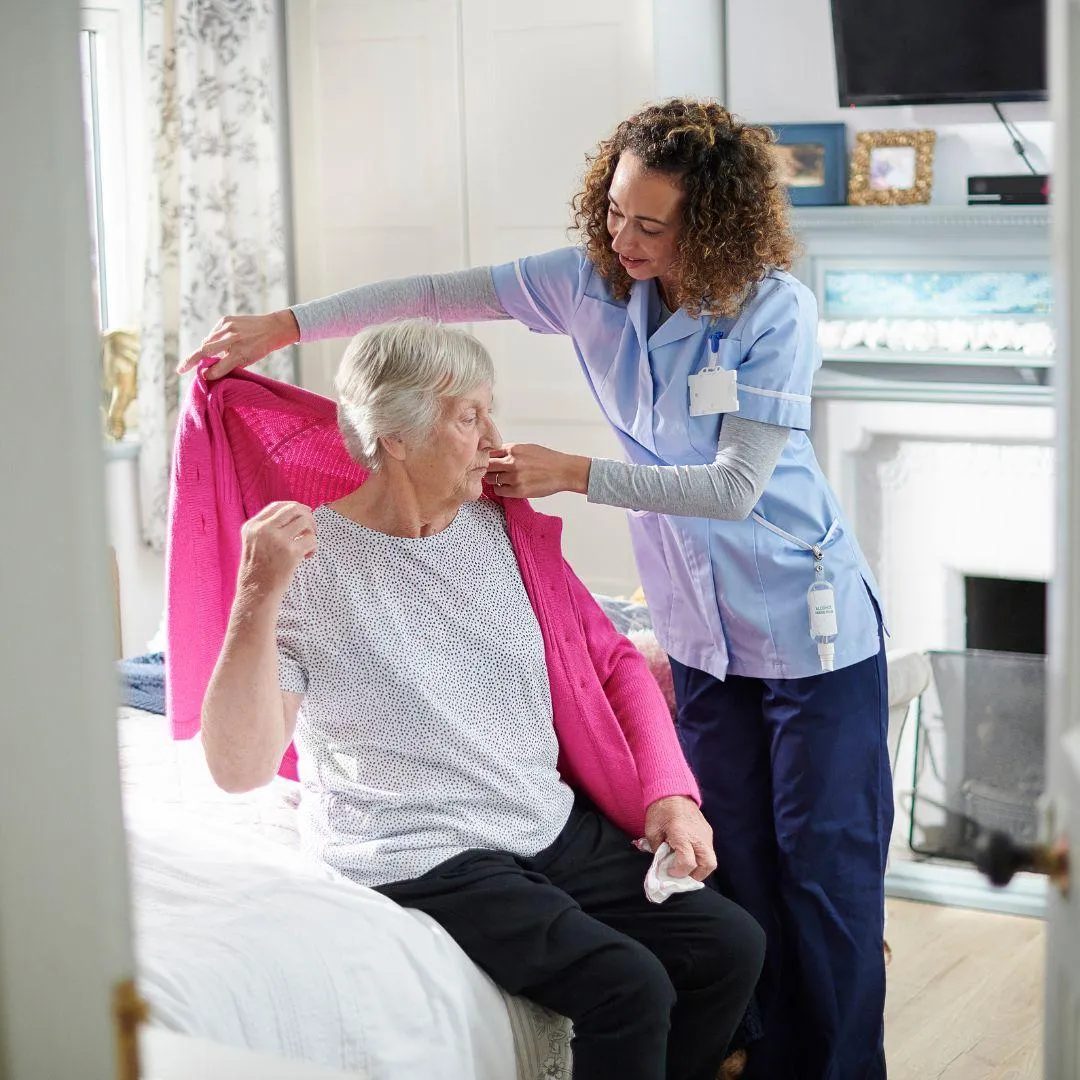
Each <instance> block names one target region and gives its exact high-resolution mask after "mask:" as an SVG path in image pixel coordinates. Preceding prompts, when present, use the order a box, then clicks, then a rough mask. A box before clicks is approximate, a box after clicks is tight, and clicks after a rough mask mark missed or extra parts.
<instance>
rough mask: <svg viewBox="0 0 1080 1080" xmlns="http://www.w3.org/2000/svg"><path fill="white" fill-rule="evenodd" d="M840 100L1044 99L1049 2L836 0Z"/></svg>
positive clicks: (861, 102) (890, 102)
mask: <svg viewBox="0 0 1080 1080" xmlns="http://www.w3.org/2000/svg"><path fill="white" fill-rule="evenodd" d="M832 19H833V41H834V44H835V47H836V74H837V82H838V84H839V90H840V104H841V105H944V104H952V103H961V102H999V101H1044V100H1046V0H902V2H899V3H898V2H897V0H832Z"/></svg>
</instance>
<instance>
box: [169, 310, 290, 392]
mask: <svg viewBox="0 0 1080 1080" xmlns="http://www.w3.org/2000/svg"><path fill="white" fill-rule="evenodd" d="M299 340H300V327H299V326H297V325H296V317H295V316H294V315H293V313H292V312H291V311H289V309H288V308H286V309H285V310H283V311H273V312H271V313H270V314H269V315H226V316H225V317H224V318H223V319H219V320H218V323H217V326H215V327H214V329H213V330H211V331H210V333H209V334H207V335H206V337H205V338H203V342H202V344H201V345H200V346H199V347H198V348H197V349H196V350H195V351H194V352H193V353H192V354H191V355H190V356H188V357H186V358H185V359H184V360H183V362H182V363H180V364H179V365H178V366H177V368H176V370H177V372H178V373H179V374H181V375H182V374H183V373H184V372H185V371H190V370H191V369H192V368H193V367H197V366H198V365H199V363H200V362H201V361H202V360H206V359H210V358H211V357H215V356H216V357H217V358H218V362H217V363H216V364H214V366H213V367H211V368H208V369H207V371H206V377H207V378H208V379H220V378H221V376H222V375H227V374H228V373H229V372H230V371H232V370H233V369H234V368H238V367H247V366H248V364H254V363H257V362H258V361H259V360H261V359H262V358H263V357H264V356H269V355H270V354H271V353H272V352H275V351H276V350H277V349H284V348H285V346H286V345H295V344H296V342H298V341H299Z"/></svg>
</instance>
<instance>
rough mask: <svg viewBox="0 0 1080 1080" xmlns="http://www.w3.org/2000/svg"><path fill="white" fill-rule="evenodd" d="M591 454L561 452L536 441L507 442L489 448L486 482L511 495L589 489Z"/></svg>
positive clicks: (529, 496) (520, 496) (526, 496)
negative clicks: (580, 455) (581, 454)
mask: <svg viewBox="0 0 1080 1080" xmlns="http://www.w3.org/2000/svg"><path fill="white" fill-rule="evenodd" d="M591 464H592V458H587V457H579V456H578V455H576V454H560V453H559V451H558V450H549V449H548V448H547V447H546V446H537V445H536V444H535V443H507V444H506V445H505V446H502V447H500V448H499V449H497V450H492V451H491V460H490V461H489V462H488V471H487V476H486V479H487V482H488V483H489V484H492V485H493V486H494V487H495V488H497V489H498V492H499V494H500V495H505V496H507V497H508V498H511V499H540V498H543V496H545V495H554V494H555V492H557V491H576V492H577V493H578V494H579V495H585V494H587V493H588V490H589V466H590V465H591Z"/></svg>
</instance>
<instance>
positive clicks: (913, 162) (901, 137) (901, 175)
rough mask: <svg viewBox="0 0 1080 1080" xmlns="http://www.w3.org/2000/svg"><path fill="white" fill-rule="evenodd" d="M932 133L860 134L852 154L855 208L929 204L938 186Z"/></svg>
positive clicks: (851, 190)
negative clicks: (935, 182) (934, 187)
mask: <svg viewBox="0 0 1080 1080" xmlns="http://www.w3.org/2000/svg"><path fill="white" fill-rule="evenodd" d="M936 140H937V134H936V133H935V132H933V131H930V130H926V129H924V130H915V131H860V132H859V133H858V135H857V136H856V138H855V149H854V150H853V151H852V154H851V175H850V177H849V182H848V202H849V203H850V204H851V205H852V206H909V205H912V204H913V203H928V202H929V201H930V194H931V191H932V189H933V186H934V143H935V141H936Z"/></svg>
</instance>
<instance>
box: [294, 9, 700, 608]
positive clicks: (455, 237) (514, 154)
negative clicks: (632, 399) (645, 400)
mask: <svg viewBox="0 0 1080 1080" xmlns="http://www.w3.org/2000/svg"><path fill="white" fill-rule="evenodd" d="M653 9H654V4H653V3H652V0H629V2H628V0H593V2H591V3H589V4H588V5H583V4H580V3H577V2H575V0H552V2H550V3H546V4H543V5H537V4H534V3H530V2H528V0H499V2H497V3H496V2H495V0H395V2H393V3H390V2H386V0H383V2H375V0H367V2H363V3H360V2H357V0H288V4H287V8H286V16H287V33H288V63H289V79H288V83H289V101H290V126H291V133H292V146H293V177H292V184H293V193H294V200H293V217H294V222H295V229H296V241H295V245H296V270H297V274H296V279H297V280H296V288H297V295H298V297H302V298H310V297H314V296H320V295H324V294H326V293H328V292H332V291H334V290H337V289H342V288H347V287H349V286H352V285H357V284H361V283H364V282H369V281H377V280H381V279H384V278H392V277H397V276H403V275H408V274H418V273H441V272H445V271H450V270H456V269H460V268H462V267H466V266H478V265H488V264H493V263H498V262H503V261H507V260H510V259H513V258H516V257H520V256H524V255H527V254H530V253H532V252H542V251H547V250H550V249H551V248H555V247H560V246H562V245H565V244H566V243H568V238H567V231H566V230H567V225H568V222H569V200H570V198H571V196H572V195H573V193H574V191H575V189H576V185H577V183H578V181H579V179H580V176H581V173H582V170H583V167H584V158H585V153H586V151H587V150H589V149H591V148H592V146H593V145H595V143H596V141H597V140H598V139H599V138H600V137H602V136H603V135H604V134H606V133H607V132H608V131H609V130H610V129H611V128H613V127H614V125H615V124H616V123H617V122H618V121H619V120H620V119H622V118H623V117H624V116H625V115H627V114H628V113H629V112H631V111H632V110H633V109H634V108H635V107H636V106H638V105H639V104H640V103H641V102H643V101H645V100H647V99H649V98H650V97H652V96H653V93H654V76H653V71H654V40H653V15H654V11H653ZM713 22H714V24H715V26H714V29H715V28H716V27H717V26H718V25H719V19H718V18H714V19H713ZM672 47H674V46H672ZM714 55H715V56H718V55H719V45H717V53H716V54H714ZM711 59H712V58H711V57H710V56H709V55H708V54H706V55H705V56H704V57H702V58H699V65H705V66H706V67H708V64H707V63H706V61H708V60H711ZM669 68H670V64H669ZM714 72H715V65H714V67H713V68H712V69H710V70H706V71H705V72H704V73H703V72H702V71H701V70H697V71H696V73H695V71H694V69H688V78H691V79H695V80H697V81H698V82H699V83H700V82H701V81H702V79H704V80H705V81H707V82H709V81H712V80H713V79H714V78H715V74H714ZM667 92H674V87H673V86H669V88H668V91H667ZM472 329H473V330H474V332H475V333H476V334H477V336H478V337H479V338H480V339H481V340H482V341H483V342H484V344H485V345H486V346H487V347H488V348H489V349H490V350H491V351H492V354H493V356H494V357H495V361H496V365H497V380H498V381H497V387H496V396H497V406H498V418H499V422H500V427H501V428H502V432H503V436H504V438H506V439H507V440H509V441H517V442H543V443H547V444H549V445H551V446H554V447H556V448H559V449H563V450H566V451H571V452H577V453H583V454H590V455H600V456H618V455H619V449H618V445H617V443H616V441H615V438H614V436H613V435H612V434H611V433H610V431H609V430H608V428H607V426H606V425H605V424H604V422H603V421H602V419H601V418H600V415H599V411H598V409H597V407H596V405H595V404H594V402H593V401H592V399H591V397H590V395H589V393H588V390H587V388H586V385H585V382H584V380H583V378H582V375H581V372H580V370H579V368H578V366H577V361H576V358H575V356H574V353H573V350H572V348H571V347H570V345H569V342H568V341H567V340H566V339H565V338H562V337H559V336H544V335H539V334H530V333H529V332H528V331H527V330H525V329H524V328H523V327H521V326H519V325H517V324H516V323H488V324H483V325H477V326H474V327H473V328H472ZM342 345H343V343H341V342H328V343H321V344H319V345H314V346H306V347H304V348H303V349H302V350H301V371H302V377H303V382H304V385H306V386H308V387H309V388H311V389H313V390H315V391H317V392H321V393H328V392H329V387H330V384H331V379H332V376H333V371H334V369H335V367H336V365H337V362H338V359H339V358H340V355H341V350H342ZM538 506H539V509H541V510H544V511H546V512H548V513H556V514H561V515H563V516H564V517H565V519H566V528H565V533H564V539H565V547H566V551H567V554H568V557H569V559H570V561H571V562H572V563H573V565H574V567H575V569H576V570H577V571H578V573H579V574H580V575H581V576H582V577H583V579H584V580H585V581H586V583H587V584H588V585H589V586H590V587H591V588H593V589H594V590H596V591H603V592H613V593H624V592H629V591H632V590H633V589H634V588H635V587H636V584H637V572H636V570H635V569H634V564H633V556H632V552H631V549H630V543H629V538H628V535H627V530H626V524H625V516H624V513H623V511H621V510H616V509H611V508H607V507H596V506H587V505H585V503H584V501H583V500H582V499H581V497H580V496H555V497H553V498H551V499H546V500H540V501H539V503H538Z"/></svg>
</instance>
